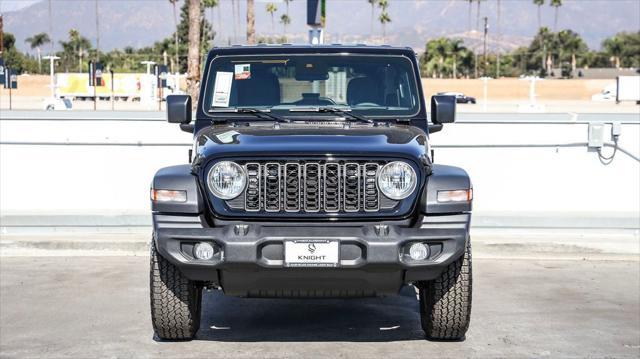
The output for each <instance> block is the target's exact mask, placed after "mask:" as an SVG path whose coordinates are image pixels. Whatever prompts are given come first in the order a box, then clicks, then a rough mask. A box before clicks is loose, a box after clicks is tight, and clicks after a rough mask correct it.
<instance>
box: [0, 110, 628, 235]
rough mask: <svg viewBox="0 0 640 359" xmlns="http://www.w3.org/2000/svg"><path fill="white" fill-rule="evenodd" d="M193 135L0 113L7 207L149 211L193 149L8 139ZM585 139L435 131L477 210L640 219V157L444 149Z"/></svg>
mask: <svg viewBox="0 0 640 359" xmlns="http://www.w3.org/2000/svg"><path fill="white" fill-rule="evenodd" d="M190 138H191V137H190V134H188V133H184V132H181V131H180V130H179V129H178V127H177V126H175V125H170V124H167V123H164V122H150V121H146V122H145V121H131V122H122V121H31V120H20V121H7V120H0V142H2V143H4V144H2V145H0V169H1V171H0V209H1V212H2V215H3V216H4V217H5V219H6V218H7V216H11V215H24V214H26V215H34V214H35V215H39V214H42V215H59V214H72V215H75V214H77V215H122V214H143V215H144V214H146V213H148V210H149V193H148V192H149V184H150V181H151V179H152V177H153V175H154V173H155V171H156V170H157V169H158V168H161V167H164V166H169V165H174V164H181V163H187V151H188V148H189V147H188V146H91V145H83V146H75V145H74V146H72V145H69V146H64V145H63V146H60V145H37V146H34V145H29V146H25V145H12V144H6V143H7V142H21V141H23V142H102V143H128V144H132V143H133V144H135V143H138V142H142V143H171V144H181V143H182V144H185V143H189V142H190ZM620 140H621V141H620V144H621V145H622V146H623V147H625V148H626V149H628V150H630V151H632V152H633V153H634V155H635V156H639V155H640V126H638V125H624V126H623V131H622V136H621V138H620ZM586 141H587V125H583V124H567V125H544V124H518V125H507V124H468V123H457V124H451V125H447V126H445V129H444V130H443V131H442V132H440V133H436V134H433V135H432V143H433V145H434V147H436V149H435V160H436V162H437V163H442V164H450V165H455V166H460V167H463V168H465V169H466V170H467V171H468V172H469V174H470V175H471V177H472V180H473V184H474V190H475V191H474V194H475V202H474V210H475V213H476V214H477V215H479V216H482V215H487V216H489V215H497V216H504V217H515V218H517V217H519V216H531V215H534V216H542V217H545V216H547V217H556V216H568V217H573V218H587V221H588V218H602V217H624V218H627V219H628V218H631V219H634V218H639V216H640V215H639V212H640V163H638V162H637V161H635V160H632V159H631V158H629V157H628V156H626V155H624V154H623V153H620V152H618V154H617V156H616V158H615V160H614V161H613V163H612V164H610V165H608V166H605V165H603V164H601V163H600V162H599V161H598V158H597V155H596V153H594V152H588V151H587V149H586V148H585V147H579V148H507V149H505V148H438V146H446V145H496V144H551V143H554V144H555V143H576V142H586ZM604 151H605V152H606V153H610V152H611V149H609V148H607V149H605V150H604ZM639 221H640V219H639ZM627 223H628V221H627Z"/></svg>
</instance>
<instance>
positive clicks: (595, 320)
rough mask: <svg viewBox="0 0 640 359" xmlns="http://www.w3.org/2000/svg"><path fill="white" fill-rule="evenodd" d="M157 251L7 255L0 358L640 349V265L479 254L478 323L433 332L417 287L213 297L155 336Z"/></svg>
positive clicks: (627, 352)
mask: <svg viewBox="0 0 640 359" xmlns="http://www.w3.org/2000/svg"><path fill="white" fill-rule="evenodd" d="M147 270H148V258H147V257H144V256H142V257H141V256H138V257H135V256H122V257H82V256H79V257H2V258H0V289H1V295H0V309H1V310H0V327H1V328H2V329H1V330H0V356H1V357H6V358H15V357H47V358H51V357H76V358H89V357H137V358H140V357H209V358H213V357H225V358H233V357H403V358H406V357H414V358H415V357H423V358H424V357H633V358H637V357H638V356H640V263H639V262H638V261H619V260H614V261H588V260H524V259H515V260H514V259H477V260H476V261H475V262H474V297H473V313H472V323H471V329H470V331H469V333H468V335H467V339H466V340H465V341H462V342H433V341H426V340H424V338H423V334H422V331H421V329H420V322H419V318H418V304H417V301H416V299H415V294H414V293H413V292H412V288H411V287H407V288H406V289H405V290H403V291H402V293H401V295H400V296H397V297H388V298H375V299H353V300H270V299H241V298H232V297H226V296H223V295H221V293H219V292H217V291H211V292H207V293H205V295H204V309H203V320H202V325H201V328H200V331H199V333H198V337H197V339H196V340H194V341H191V342H159V341H156V340H154V338H153V334H152V329H151V323H150V317H149V308H148V306H149V296H148V272H147Z"/></svg>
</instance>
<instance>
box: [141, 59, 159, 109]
mask: <svg viewBox="0 0 640 359" xmlns="http://www.w3.org/2000/svg"><path fill="white" fill-rule="evenodd" d="M140 63H141V64H143V65H147V74H146V76H145V77H144V78H145V81H144V85H143V86H144V90H143V92H142V94H141V95H140V96H141V99H140V100H141V101H143V102H145V103H147V106H148V107H149V109H151V107H150V106H151V104H152V103H153V102H155V100H156V91H154V86H153V85H154V83H153V79H152V77H153V76H152V75H151V66H153V65H155V64H156V62H155V61H141V62H140ZM147 86H148V87H147Z"/></svg>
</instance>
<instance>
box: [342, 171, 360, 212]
mask: <svg viewBox="0 0 640 359" xmlns="http://www.w3.org/2000/svg"><path fill="white" fill-rule="evenodd" d="M343 176H344V177H343V180H344V188H343V191H344V199H343V203H344V210H345V211H346V212H357V211H358V210H360V166H359V165H358V164H357V163H346V164H345V165H344V174H343Z"/></svg>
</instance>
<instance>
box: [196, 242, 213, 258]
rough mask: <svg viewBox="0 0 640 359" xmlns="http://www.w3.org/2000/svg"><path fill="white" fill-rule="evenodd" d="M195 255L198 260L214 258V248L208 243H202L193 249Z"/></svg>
mask: <svg viewBox="0 0 640 359" xmlns="http://www.w3.org/2000/svg"><path fill="white" fill-rule="evenodd" d="M193 255H194V256H195V257H196V258H198V259H204V260H207V259H211V258H213V247H212V246H211V244H209V243H207V242H200V243H197V244H196V245H195V247H193Z"/></svg>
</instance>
